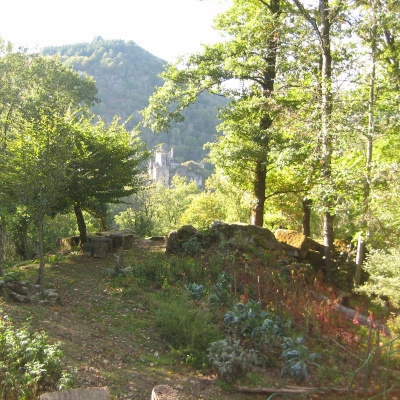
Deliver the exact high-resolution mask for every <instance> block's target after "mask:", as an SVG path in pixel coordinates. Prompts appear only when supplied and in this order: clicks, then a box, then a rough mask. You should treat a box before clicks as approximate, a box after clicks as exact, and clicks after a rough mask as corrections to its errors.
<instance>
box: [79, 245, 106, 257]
mask: <svg viewBox="0 0 400 400" xmlns="http://www.w3.org/2000/svg"><path fill="white" fill-rule="evenodd" d="M82 250H83V255H85V256H88V257H95V258H104V257H106V256H107V254H108V243H105V242H102V241H100V242H86V243H83V246H82Z"/></svg>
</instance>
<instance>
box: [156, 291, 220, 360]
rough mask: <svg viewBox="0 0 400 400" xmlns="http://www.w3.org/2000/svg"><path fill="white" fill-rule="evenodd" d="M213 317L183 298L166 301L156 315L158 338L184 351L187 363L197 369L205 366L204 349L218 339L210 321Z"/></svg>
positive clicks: (205, 310) (215, 328) (214, 327)
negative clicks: (162, 338) (164, 339)
mask: <svg viewBox="0 0 400 400" xmlns="http://www.w3.org/2000/svg"><path fill="white" fill-rule="evenodd" d="M211 319H212V314H211V313H210V312H209V311H208V310H207V309H203V308H200V307H199V306H196V305H194V304H192V303H190V302H188V300H187V298H186V297H183V296H180V297H177V298H169V299H167V300H166V301H164V303H162V304H161V305H160V308H159V309H158V310H157V312H156V323H157V325H158V327H159V329H160V333H161V335H162V336H163V337H164V338H166V339H167V341H168V343H169V344H170V345H171V346H172V347H173V348H174V349H176V350H180V351H181V352H184V353H185V355H186V360H187V361H190V362H191V363H192V364H195V365H197V366H203V364H207V362H208V360H207V349H208V347H209V345H210V343H211V342H214V341H215V340H218V339H219V338H220V333H219V331H218V329H217V327H216V326H215V325H214V324H213V323H212V322H211Z"/></svg>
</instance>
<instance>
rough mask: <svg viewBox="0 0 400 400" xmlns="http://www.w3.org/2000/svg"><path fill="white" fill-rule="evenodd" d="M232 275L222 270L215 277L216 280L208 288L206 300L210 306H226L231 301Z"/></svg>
mask: <svg viewBox="0 0 400 400" xmlns="http://www.w3.org/2000/svg"><path fill="white" fill-rule="evenodd" d="M232 282H233V277H232V276H231V275H229V274H227V273H226V272H225V271H224V272H222V273H221V274H220V275H219V276H218V279H217V282H216V283H215V284H214V285H213V286H212V287H211V288H210V294H209V296H208V302H209V303H210V306H211V307H212V308H216V307H223V306H227V305H229V304H230V303H231V302H232V299H233V292H232Z"/></svg>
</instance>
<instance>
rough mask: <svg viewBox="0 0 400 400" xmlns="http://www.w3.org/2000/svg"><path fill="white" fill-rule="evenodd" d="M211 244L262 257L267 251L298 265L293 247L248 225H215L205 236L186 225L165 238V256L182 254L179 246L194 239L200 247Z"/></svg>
mask: <svg viewBox="0 0 400 400" xmlns="http://www.w3.org/2000/svg"><path fill="white" fill-rule="evenodd" d="M210 237H211V238H213V239H212V243H217V244H219V245H221V244H224V245H225V246H226V245H228V246H231V247H233V248H237V249H241V250H243V251H250V252H253V253H257V254H258V253H263V252H265V251H268V252H269V253H270V254H272V255H275V256H277V257H281V256H283V257H288V258H290V260H289V261H298V257H297V256H298V253H299V250H298V249H296V248H295V247H293V246H290V245H288V244H285V243H281V242H279V241H278V240H277V239H276V238H275V236H274V234H273V233H272V232H271V231H270V230H268V229H266V228H261V227H259V226H255V225H248V224H239V223H236V224H227V223H225V222H220V221H217V222H214V223H213V224H212V225H211V226H210V230H209V232H208V234H207V235H204V234H202V233H200V232H198V231H197V230H196V229H195V228H194V227H193V226H191V225H185V226H182V227H181V228H180V229H178V230H176V231H172V232H170V233H169V234H168V235H167V239H166V253H167V254H174V253H178V252H179V251H181V250H182V245H183V244H184V243H186V242H188V241H189V240H190V239H193V238H196V239H197V241H198V242H199V243H201V244H202V246H204V247H206V246H210Z"/></svg>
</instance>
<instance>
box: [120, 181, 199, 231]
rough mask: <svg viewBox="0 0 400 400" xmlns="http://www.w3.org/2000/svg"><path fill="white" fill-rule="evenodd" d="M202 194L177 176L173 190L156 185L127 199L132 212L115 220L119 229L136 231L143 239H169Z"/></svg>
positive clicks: (191, 182)
mask: <svg viewBox="0 0 400 400" xmlns="http://www.w3.org/2000/svg"><path fill="white" fill-rule="evenodd" d="M199 193H200V189H199V188H198V187H197V186H196V184H195V182H194V181H190V182H189V183H187V182H186V179H185V178H184V177H180V176H178V175H175V176H174V177H173V178H172V182H171V186H170V187H165V186H164V185H163V184H162V182H157V183H156V184H155V185H153V186H150V187H146V188H145V189H144V190H143V191H142V192H140V193H138V194H137V195H134V196H131V197H129V198H126V199H124V202H125V203H127V204H129V208H127V209H126V210H124V211H120V212H119V213H118V214H117V215H116V216H115V217H114V219H115V222H116V223H117V225H118V227H119V228H120V229H127V228H133V229H134V230H135V232H137V233H138V234H139V235H140V236H146V235H151V236H157V235H166V234H167V233H168V232H170V231H172V230H174V229H178V228H180V227H181V226H182V221H181V217H182V214H183V213H184V211H185V210H186V209H187V208H188V206H189V205H190V203H191V202H192V200H193V198H194V197H195V196H196V195H197V194H199Z"/></svg>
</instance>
